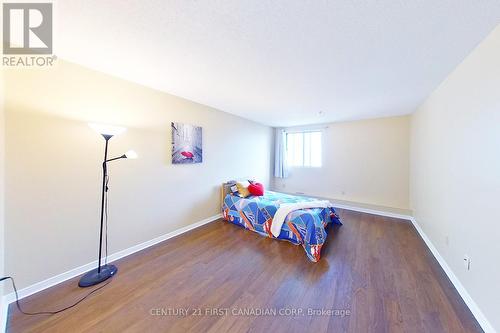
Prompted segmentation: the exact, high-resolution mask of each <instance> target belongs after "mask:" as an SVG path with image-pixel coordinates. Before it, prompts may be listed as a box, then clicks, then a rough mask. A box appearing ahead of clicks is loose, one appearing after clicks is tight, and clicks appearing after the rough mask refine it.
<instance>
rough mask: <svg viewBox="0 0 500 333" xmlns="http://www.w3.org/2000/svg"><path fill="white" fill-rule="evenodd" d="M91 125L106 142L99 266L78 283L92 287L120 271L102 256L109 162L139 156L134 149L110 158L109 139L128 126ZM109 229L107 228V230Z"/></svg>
mask: <svg viewBox="0 0 500 333" xmlns="http://www.w3.org/2000/svg"><path fill="white" fill-rule="evenodd" d="M89 126H90V127H91V128H92V129H94V130H95V131H96V132H98V133H99V134H101V135H102V136H103V138H104V140H105V142H106V144H105V148H104V161H103V162H102V191H101V229H100V233H99V258H98V264H97V268H95V269H93V270H91V271H90V272H87V273H86V274H85V275H83V276H82V277H81V279H80V282H79V283H78V285H79V286H80V287H90V286H94V285H96V284H99V283H101V282H103V281H105V280H107V279H109V278H110V277H112V276H114V275H115V274H116V272H117V271H118V268H116V266H115V265H108V264H105V265H101V257H102V231H103V224H104V203H105V195H106V192H107V191H108V187H107V185H106V183H107V178H108V168H107V163H108V162H111V161H115V160H119V159H122V158H131V159H134V158H137V154H136V153H135V152H134V151H133V150H129V151H128V152H126V153H125V154H123V155H121V156H118V157H115V158H110V159H108V143H109V140H110V139H111V138H112V137H113V136H115V135H118V134H120V133H123V132H125V131H126V128H124V127H118V126H110V125H102V124H93V123H92V124H89ZM106 231H107V230H106Z"/></svg>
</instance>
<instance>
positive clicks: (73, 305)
mask: <svg viewBox="0 0 500 333" xmlns="http://www.w3.org/2000/svg"><path fill="white" fill-rule="evenodd" d="M8 279H9V280H10V281H11V282H12V288H13V289H14V293H15V294H16V306H17V309H18V310H19V312H21V313H22V314H25V315H28V316H36V315H55V314H58V313H61V312H63V311H66V310H68V309H71V308H73V307H75V306H77V305H78V304H80V303H81V302H83V301H84V300H85V299H87V298H88V297H89V296H90V295H92V294H93V293H95V292H96V291H98V290H101V289H102V288H104V287H106V286H107V285H108V284H110V283H111V281H112V280H109V281H108V282H106V283H105V284H103V285H102V286H100V287H98V288H96V289H94V290H92V291H91V292H89V293H88V294H87V295H85V296H83V297H82V298H80V299H79V300H78V301H76V302H75V303H73V304H71V305H69V306H67V307H64V308H62V309H59V310H54V311H39V312H28V311H24V310H23V309H22V307H21V303H20V302H19V294H18V292H17V288H16V283H15V282H14V278H12V277H10V276H5V277H2V278H0V282H1V281H4V280H8Z"/></svg>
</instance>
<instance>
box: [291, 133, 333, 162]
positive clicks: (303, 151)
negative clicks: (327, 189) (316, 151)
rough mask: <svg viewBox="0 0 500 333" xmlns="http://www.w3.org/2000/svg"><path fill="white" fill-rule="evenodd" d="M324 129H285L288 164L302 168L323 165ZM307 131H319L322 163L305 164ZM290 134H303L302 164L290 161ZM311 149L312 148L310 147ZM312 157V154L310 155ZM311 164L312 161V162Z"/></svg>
mask: <svg viewBox="0 0 500 333" xmlns="http://www.w3.org/2000/svg"><path fill="white" fill-rule="evenodd" d="M323 132H324V131H323V129H305V130H285V133H286V136H285V149H286V159H287V165H288V167H289V168H301V169H319V168H322V167H323ZM306 133H319V134H320V142H321V151H320V156H319V158H320V165H319V166H317V165H305V163H304V162H305V151H306V145H305V144H304V143H305V134H306ZM289 134H302V164H301V165H293V164H291V163H290V161H288V156H289V153H288V152H289V146H288V135H289ZM309 150H310V148H309ZM310 159H312V156H311V157H310ZM310 164H311V163H310Z"/></svg>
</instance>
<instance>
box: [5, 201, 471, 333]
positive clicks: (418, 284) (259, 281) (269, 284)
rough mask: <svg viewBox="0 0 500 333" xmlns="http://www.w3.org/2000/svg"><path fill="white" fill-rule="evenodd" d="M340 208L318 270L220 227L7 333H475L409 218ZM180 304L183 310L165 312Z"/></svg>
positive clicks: (72, 287) (52, 302) (188, 237)
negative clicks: (69, 306)
mask: <svg viewBox="0 0 500 333" xmlns="http://www.w3.org/2000/svg"><path fill="white" fill-rule="evenodd" d="M338 212H339V213H340V215H341V218H342V220H343V222H344V226H342V227H337V226H335V227H333V228H332V229H330V231H329V236H328V241H327V243H326V245H325V247H324V248H323V251H322V252H323V254H322V258H321V260H320V261H319V262H318V263H312V262H310V261H309V260H308V259H307V257H306V255H305V253H304V251H303V249H302V248H301V247H298V246H295V245H292V244H290V243H288V242H281V241H276V240H272V239H269V238H264V237H261V236H259V235H257V234H255V233H252V232H249V231H247V230H244V229H242V228H239V227H237V226H235V225H232V224H228V223H227V222H224V221H217V222H213V223H210V224H208V225H206V226H203V227H201V228H198V229H196V230H193V231H191V232H189V233H187V234H184V235H181V236H178V237H176V238H174V239H171V240H168V241H166V242H164V243H161V244H158V245H156V246H154V247H152V248H149V249H147V250H144V251H142V252H139V253H137V254H134V255H132V256H130V257H127V258H124V259H122V260H119V261H118V262H116V264H117V265H118V267H119V271H118V275H117V276H116V277H114V279H113V281H112V282H111V283H110V284H109V285H107V286H106V287H105V288H103V289H102V290H99V291H98V292H96V293H95V294H94V295H92V296H91V297H90V298H89V299H87V300H85V301H84V302H83V303H81V304H79V305H78V306H77V307H75V308H72V309H70V310H67V311H66V312H63V313H61V314H57V315H54V316H24V315H21V314H20V313H19V312H18V310H17V309H16V308H15V306H13V305H11V306H10V315H9V323H8V331H9V332H123V331H130V332H153V331H159V332H481V328H480V326H479V325H478V323H477V322H476V321H475V319H474V317H473V316H472V314H471V313H470V311H469V310H468V308H467V307H466V306H465V304H464V303H463V301H462V299H461V298H460V296H459V295H458V293H457V291H456V290H455V288H454V287H453V285H452V284H451V282H450V281H449V280H448V278H447V277H446V275H445V273H444V272H443V271H442V269H441V268H440V267H439V265H438V263H437V261H436V260H435V259H434V257H433V256H432V254H431V253H430V251H429V250H428V249H427V248H426V246H425V244H424V242H423V241H422V240H421V239H420V237H419V236H418V234H417V232H416V231H415V229H414V228H413V226H412V225H411V223H410V222H407V221H401V220H396V219H391V218H385V217H378V216H373V215H368V214H363V213H357V212H352V211H346V210H338ZM77 281H78V279H72V280H70V281H67V282H64V283H62V284H60V285H58V286H55V287H53V288H50V289H48V290H45V291H43V292H41V293H38V294H36V295H34V296H32V297H29V298H27V299H24V300H22V304H23V306H24V308H25V310H29V311H40V310H49V309H55V308H59V307H63V306H65V305H67V304H70V303H72V302H74V301H75V300H76V299H78V298H79V297H81V295H83V294H86V293H87V292H88V291H89V289H85V290H82V289H80V288H78V287H77ZM180 308H190V311H189V314H188V315H187V316H184V315H183V314H182V313H168V312H169V311H170V312H175V311H178V309H180ZM214 308H218V309H220V312H221V313H219V315H217V313H214V312H215V311H212V312H210V311H209V310H208V309H214ZM309 308H312V309H319V310H321V309H325V310H328V309H330V310H339V311H337V313H333V315H332V313H331V314H330V315H329V314H325V313H323V314H321V313H319V314H316V315H309V313H308V309H309ZM162 309H163V311H164V313H163V315H162V314H161V311H162ZM169 309H170V310H169ZM194 309H201V315H195V314H196V313H195V312H194V311H195V310H194ZM225 309H227V311H228V314H227V315H221V314H224V311H225ZM244 309H246V311H259V310H262V311H264V310H265V309H270V310H269V311H271V312H272V311H273V309H274V310H276V316H274V315H272V313H268V315H260V316H257V315H242V314H241V313H239V311H244ZM284 309H288V310H289V311H290V312H291V311H292V310H293V309H296V310H297V311H300V310H302V311H303V312H302V313H294V314H290V315H288V314H289V313H288V312H286V313H285V311H287V310H284ZM340 310H343V312H342V311H340ZM280 312H281V313H280ZM152 313H154V314H155V315H152ZM169 314H170V315H169ZM342 314H344V316H342Z"/></svg>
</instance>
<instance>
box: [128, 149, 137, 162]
mask: <svg viewBox="0 0 500 333" xmlns="http://www.w3.org/2000/svg"><path fill="white" fill-rule="evenodd" d="M125 157H126V158H130V159H133V160H134V159H136V158H137V157H138V156H137V153H136V152H135V151H133V150H129V151H127V152H126V153H125Z"/></svg>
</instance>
